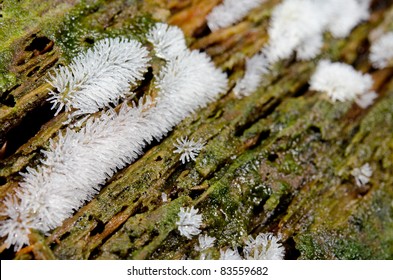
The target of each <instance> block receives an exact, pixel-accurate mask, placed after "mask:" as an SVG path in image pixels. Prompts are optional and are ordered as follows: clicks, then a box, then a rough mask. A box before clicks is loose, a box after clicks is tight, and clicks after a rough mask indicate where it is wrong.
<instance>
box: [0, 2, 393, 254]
mask: <svg viewBox="0 0 393 280" xmlns="http://www.w3.org/2000/svg"><path fill="white" fill-rule="evenodd" d="M21 2H23V3H21ZM21 2H19V1H12V0H11V1H0V5H1V9H0V13H1V14H2V18H0V20H2V21H1V25H2V26H1V31H0V36H1V37H2V38H1V37H0V52H1V54H0V59H1V63H0V75H1V76H0V106H1V107H0V144H1V147H0V148H2V149H1V158H2V159H1V161H0V198H1V199H3V198H4V197H5V196H6V195H7V194H8V193H13V192H14V191H15V189H16V188H17V187H18V182H19V181H20V180H21V176H20V175H19V172H20V171H23V170H24V169H25V168H26V167H27V166H34V165H36V164H38V162H39V159H40V156H41V155H40V150H41V149H45V148H46V147H47V146H48V141H49V139H50V138H51V137H55V136H56V134H57V133H58V131H59V130H64V129H65V126H64V125H63V124H62V123H63V122H64V120H65V119H66V116H65V114H64V113H63V114H60V115H58V116H57V117H53V111H51V110H50V106H49V105H48V103H47V102H46V98H47V97H48V88H49V85H48V83H47V82H46V80H45V79H46V77H47V76H46V75H47V73H48V72H49V71H50V70H51V69H53V68H54V67H56V66H57V65H59V64H67V63H68V62H69V61H70V58H72V57H73V56H74V55H75V54H77V53H78V52H79V51H80V50H83V49H85V48H86V47H89V46H91V45H92V44H93V43H94V41H96V40H98V39H100V38H104V37H107V36H116V35H127V36H130V37H133V38H136V39H138V40H140V41H141V42H142V43H145V44H146V39H145V34H146V31H147V30H148V29H149V28H150V27H151V26H152V24H153V23H154V22H155V21H165V22H168V23H170V24H175V25H178V26H180V27H181V28H182V29H183V30H184V32H185V34H186V35H187V42H188V44H189V46H190V47H192V48H196V49H201V50H203V51H206V52H207V53H208V54H209V55H210V56H211V57H212V59H213V61H214V62H215V63H216V65H217V66H218V67H221V68H222V69H223V70H225V71H226V72H227V73H228V76H229V80H230V88H232V87H233V86H234V83H235V81H236V79H237V78H239V77H241V76H242V74H243V71H244V60H245V58H246V57H249V56H251V55H253V54H254V53H256V52H257V51H258V50H259V49H260V48H261V46H263V44H264V43H266V41H267V39H268V37H267V34H266V27H267V25H268V20H269V16H270V13H271V10H272V8H273V7H274V6H275V5H276V4H277V3H279V2H280V1H278V0H268V1H267V2H266V3H265V4H263V5H261V7H259V8H257V9H255V10H253V11H252V12H251V13H250V14H249V15H248V16H247V17H246V18H245V19H244V20H243V21H242V22H240V23H238V24H236V25H234V26H232V27H229V28H226V29H222V30H218V31H216V32H214V33H210V32H209V30H208V28H207V27H206V22H205V17H206V15H207V14H208V13H209V11H210V10H211V9H212V8H213V7H214V6H215V5H216V4H218V3H219V2H220V1H218V0H215V1H205V0H200V1H177V0H170V1H163V0H148V1H117V0H113V1H65V0H63V1H62V0H59V1H38V0H29V1H21ZM390 2H391V1H388V0H386V1H384V0H375V1H374V2H373V5H372V15H371V18H370V20H369V21H368V22H364V23H362V24H360V25H359V26H358V27H356V28H355V29H354V30H353V32H352V33H351V35H350V36H349V37H348V38H345V39H340V40H338V39H334V38H331V37H330V36H329V34H326V35H325V42H326V43H325V45H324V49H323V54H322V55H321V56H320V57H319V58H330V59H332V60H340V61H343V62H346V63H349V64H352V65H354V66H355V68H357V69H358V70H361V71H363V72H369V73H370V74H372V76H373V78H374V81H375V84H374V88H375V90H376V91H377V93H378V99H377V100H376V102H375V103H374V104H373V106H371V107H370V108H367V109H365V110H364V109H360V108H359V107H357V106H356V105H354V104H350V103H348V102H344V103H332V102H331V101H329V100H328V99H327V98H326V97H324V95H323V94H319V93H316V92H313V91H310V90H309V89H308V80H309V77H310V75H311V73H312V72H313V70H314V69H315V66H316V62H317V59H315V60H313V61H305V62H296V61H295V60H287V61H283V62H281V63H279V64H278V65H276V66H275V68H274V69H273V71H272V73H271V74H270V75H269V76H268V77H267V78H266V81H265V82H264V84H263V85H261V87H259V89H258V90H257V91H256V92H255V93H254V94H252V95H251V96H248V97H245V98H242V99H237V98H236V97H235V96H234V94H233V93H232V92H231V91H230V90H229V91H228V93H227V94H225V95H224V96H222V98H221V99H220V100H218V101H217V102H215V103H212V104H210V105H209V106H208V107H207V108H205V109H202V110H200V111H198V112H197V113H196V114H194V115H192V116H191V117H189V118H187V119H185V120H184V121H183V122H182V123H181V124H180V125H179V126H177V127H176V128H175V129H174V130H173V131H172V132H171V133H170V134H169V135H168V136H167V137H166V138H165V139H163V141H161V142H160V143H154V144H153V145H151V146H149V147H148V148H147V149H146V150H145V154H144V155H143V156H142V157H141V158H140V159H138V160H137V161H136V162H134V163H132V164H131V165H129V166H128V167H126V168H124V169H123V170H121V171H119V172H118V174H116V176H114V177H113V178H112V179H110V180H109V181H108V182H107V184H106V185H105V186H103V187H102V189H101V191H100V193H99V194H98V195H97V196H96V197H95V198H94V199H93V200H92V201H90V202H88V203H86V205H85V206H84V207H82V208H81V209H80V210H79V211H77V212H75V214H74V216H73V217H71V218H69V219H67V220H66V221H64V223H63V225H62V226H60V227H58V228H57V229H55V230H54V231H53V232H51V234H50V235H49V236H43V235H42V234H41V233H39V232H33V233H32V235H31V242H32V245H31V246H29V247H26V248H23V249H22V250H21V251H19V252H17V253H14V252H13V250H12V248H11V249H8V250H4V249H2V253H1V255H0V256H1V258H2V259H3V258H17V259H32V258H35V259H45V258H57V259H183V258H190V259H194V258H199V257H200V256H199V253H198V252H197V251H195V250H194V246H195V245H196V244H197V238H194V239H192V240H188V239H186V238H185V237H182V236H180V234H179V232H178V231H177V229H176V221H177V219H178V216H177V215H178V212H179V209H180V207H186V206H194V207H195V208H197V209H199V211H200V213H202V214H203V217H204V225H203V228H202V231H203V233H208V234H209V235H210V236H213V237H216V238H217V242H216V246H215V248H212V249H211V251H210V253H211V255H212V257H213V258H217V257H218V256H219V250H220V248H227V247H237V246H238V247H241V246H242V244H244V240H245V239H246V238H247V236H248V235H249V234H251V235H253V236H254V237H255V235H257V234H258V233H261V232H272V233H274V234H281V236H282V240H283V246H284V247H285V249H286V258H287V259H297V258H298V259H392V258H393V203H392V201H393V200H392V198H393V176H392V171H393V166H392V165H393V79H392V76H393V69H392V68H386V69H383V70H376V69H373V68H372V67H371V65H370V63H369V61H368V59H367V56H368V48H369V44H370V41H372V40H373V34H374V33H375V32H378V31H380V30H388V29H390V30H392V28H393V27H392V26H391V25H392V24H391V23H392V22H393V6H392V5H391V3H390ZM153 67H154V65H153ZM182 136H189V137H192V138H194V139H203V141H206V143H207V144H206V146H205V147H204V149H203V150H202V151H201V153H200V155H199V156H198V157H197V159H196V161H195V162H190V163H187V164H181V162H180V161H179V156H178V155H176V154H173V149H174V146H173V144H174V143H175V140H176V139H177V138H179V137H182ZM367 162H368V163H369V164H370V165H371V167H372V169H373V175H372V178H371V180H370V182H369V183H368V184H367V185H366V186H364V187H358V186H356V184H355V182H354V178H353V177H352V176H351V174H350V172H351V170H352V169H353V168H355V167H360V166H362V165H363V164H365V163H367ZM163 193H164V194H166V195H167V197H168V200H167V201H163V199H162V194H163ZM2 207H3V206H2ZM3 218H4V217H3ZM3 241H4V238H3V239H1V240H0V242H3Z"/></svg>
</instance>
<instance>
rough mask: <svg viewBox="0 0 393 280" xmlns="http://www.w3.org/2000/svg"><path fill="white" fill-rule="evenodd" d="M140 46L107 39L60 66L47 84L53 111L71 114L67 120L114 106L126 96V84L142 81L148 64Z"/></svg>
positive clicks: (143, 49) (127, 87) (124, 39)
mask: <svg viewBox="0 0 393 280" xmlns="http://www.w3.org/2000/svg"><path fill="white" fill-rule="evenodd" d="M148 54H149V53H148V51H147V49H146V48H145V47H143V46H142V45H141V43H139V42H137V41H135V40H130V39H126V38H107V39H103V40H101V41H98V42H97V43H96V44H95V45H94V47H93V48H91V49H89V50H87V51H86V52H85V53H82V54H80V55H78V56H77V57H75V58H74V59H73V61H72V63H71V64H70V65H68V66H66V67H64V66H61V67H60V68H58V69H57V70H55V73H54V74H53V75H49V76H50V80H48V82H49V83H50V84H51V85H52V86H53V87H54V88H55V89H56V90H55V91H52V90H51V91H50V92H49V94H50V95H51V97H50V98H49V99H48V100H49V101H50V102H51V103H53V106H52V108H57V111H56V113H55V115H57V114H58V113H59V112H60V111H61V110H62V109H63V107H65V109H66V111H73V112H72V113H71V115H70V118H72V117H74V116H80V115H85V114H91V113H95V112H97V111H99V110H100V109H103V108H105V107H107V106H108V105H109V104H110V103H113V104H117V103H118V101H119V99H120V98H124V97H126V96H127V95H129V94H130V85H135V84H136V82H137V81H138V80H142V79H143V74H144V73H145V72H146V71H147V66H148V62H149V60H150V59H149V57H148Z"/></svg>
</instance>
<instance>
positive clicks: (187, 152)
mask: <svg viewBox="0 0 393 280" xmlns="http://www.w3.org/2000/svg"><path fill="white" fill-rule="evenodd" d="M176 141H177V144H176V143H175V144H174V146H175V147H176V150H174V151H173V152H174V153H176V154H181V155H180V160H181V162H182V163H183V164H184V163H186V162H190V161H191V160H192V161H195V159H196V157H197V156H198V154H199V152H200V151H201V150H202V148H203V146H204V145H205V143H204V142H202V140H201V139H199V140H198V141H194V140H193V139H190V140H188V139H187V137H185V138H183V137H181V138H180V139H176Z"/></svg>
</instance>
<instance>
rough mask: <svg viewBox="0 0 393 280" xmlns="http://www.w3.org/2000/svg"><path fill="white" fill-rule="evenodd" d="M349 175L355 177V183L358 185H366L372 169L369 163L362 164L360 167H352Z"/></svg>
mask: <svg viewBox="0 0 393 280" xmlns="http://www.w3.org/2000/svg"><path fill="white" fill-rule="evenodd" d="M351 175H352V176H353V177H355V181H356V185H357V186H358V187H361V186H364V185H366V184H367V183H368V182H369V181H370V177H371V176H372V175H373V170H372V169H371V166H370V164H368V163H366V164H363V165H362V166H361V167H360V168H354V169H353V170H352V171H351Z"/></svg>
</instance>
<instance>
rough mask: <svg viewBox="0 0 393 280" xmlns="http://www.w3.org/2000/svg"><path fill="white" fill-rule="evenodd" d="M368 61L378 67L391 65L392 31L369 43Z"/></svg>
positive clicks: (392, 56) (392, 60) (392, 53)
mask: <svg viewBox="0 0 393 280" xmlns="http://www.w3.org/2000/svg"><path fill="white" fill-rule="evenodd" d="M370 61H371V62H372V64H373V66H374V67H376V68H379V69H382V68H385V67H386V66H392V65H393V32H389V33H386V34H384V35H383V36H381V37H380V38H378V40H376V41H375V42H374V43H373V44H372V45H371V49H370Z"/></svg>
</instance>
